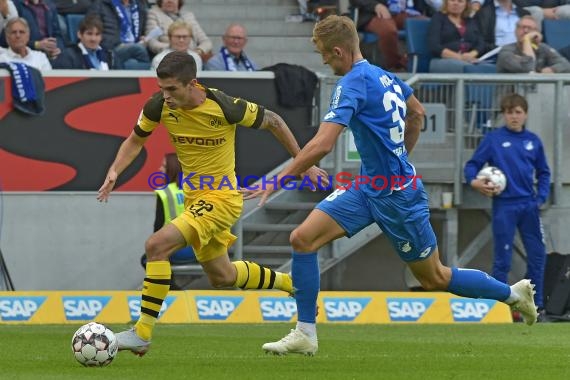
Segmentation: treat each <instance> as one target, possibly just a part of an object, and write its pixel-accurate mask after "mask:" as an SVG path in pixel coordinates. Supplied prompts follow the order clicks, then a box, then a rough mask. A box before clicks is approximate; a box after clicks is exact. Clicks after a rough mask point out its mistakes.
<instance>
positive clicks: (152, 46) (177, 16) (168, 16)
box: [146, 0, 212, 61]
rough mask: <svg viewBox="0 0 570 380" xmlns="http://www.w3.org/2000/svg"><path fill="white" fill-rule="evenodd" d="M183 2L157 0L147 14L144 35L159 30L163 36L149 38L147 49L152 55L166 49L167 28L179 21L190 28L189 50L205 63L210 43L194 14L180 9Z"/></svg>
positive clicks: (209, 51)
mask: <svg viewBox="0 0 570 380" xmlns="http://www.w3.org/2000/svg"><path fill="white" fill-rule="evenodd" d="M183 5H184V0H157V2H156V5H154V6H153V7H152V8H151V9H150V10H149V12H148V19H147V22H146V34H147V35H148V34H150V33H151V31H153V30H156V28H160V29H162V31H163V34H162V35H161V36H159V37H154V38H150V39H149V41H148V48H149V50H150V51H151V52H152V53H155V54H157V53H160V52H161V51H163V50H164V49H167V48H168V45H169V39H168V36H167V34H166V31H167V30H168V27H169V26H170V24H172V23H173V22H174V21H177V20H181V21H184V22H185V23H186V24H188V25H190V27H191V28H192V40H191V41H190V48H191V49H192V50H194V51H195V52H196V53H198V54H199V55H200V56H201V57H202V59H203V60H204V61H205V60H207V59H208V58H209V57H210V56H211V55H212V41H210V39H209V38H208V36H207V35H206V33H205V32H204V30H202V27H201V26H200V24H199V23H198V21H197V20H196V17H195V16H194V13H192V12H189V11H187V10H184V9H181V8H182V6H183Z"/></svg>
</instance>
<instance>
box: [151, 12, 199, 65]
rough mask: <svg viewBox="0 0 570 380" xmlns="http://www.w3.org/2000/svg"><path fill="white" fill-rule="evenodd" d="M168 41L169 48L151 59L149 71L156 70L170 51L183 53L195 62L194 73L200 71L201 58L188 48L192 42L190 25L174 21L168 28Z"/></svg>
mask: <svg viewBox="0 0 570 380" xmlns="http://www.w3.org/2000/svg"><path fill="white" fill-rule="evenodd" d="M168 40H169V41H170V45H169V47H168V48H166V49H165V50H163V51H162V52H161V53H158V55H156V56H155V57H154V58H153V59H152V63H151V65H150V69H151V70H156V68H157V67H158V64H159V63H160V61H162V59H163V58H164V56H165V55H166V54H168V53H170V52H171V51H185V52H186V53H188V54H189V55H191V56H192V58H194V61H196V71H197V72H200V71H202V58H201V57H200V56H199V55H198V53H196V52H195V51H194V50H192V49H191V48H190V41H191V40H192V27H191V26H190V25H188V24H186V23H185V22H184V21H182V20H178V21H174V22H173V23H172V24H170V26H169V27H168Z"/></svg>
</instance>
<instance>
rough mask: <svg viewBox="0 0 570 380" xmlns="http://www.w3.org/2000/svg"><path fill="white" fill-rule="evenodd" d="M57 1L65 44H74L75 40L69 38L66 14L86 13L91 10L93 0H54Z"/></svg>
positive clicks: (60, 26) (56, 6) (56, 5)
mask: <svg viewBox="0 0 570 380" xmlns="http://www.w3.org/2000/svg"><path fill="white" fill-rule="evenodd" d="M53 2H54V3H55V8H56V9H57V14H58V18H59V28H60V29H61V35H62V36H63V40H64V41H65V46H66V47H67V46H70V45H73V41H71V40H70V39H69V34H68V30H67V20H66V18H65V17H66V16H67V15H68V14H74V15H77V14H82V15H84V14H86V13H87V11H89V7H90V6H91V3H92V2H93V1H92V0H53Z"/></svg>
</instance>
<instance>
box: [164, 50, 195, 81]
mask: <svg viewBox="0 0 570 380" xmlns="http://www.w3.org/2000/svg"><path fill="white" fill-rule="evenodd" d="M156 76H157V77H159V78H160V79H167V78H175V79H178V80H179V81H180V82H182V84H184V85H186V84H188V83H190V81H191V80H192V79H196V61H194V58H192V56H191V55H190V54H188V53H186V52H185V51H172V52H170V53H168V54H166V55H165V56H164V58H163V59H162V61H160V63H159V64H158V67H157V68H156Z"/></svg>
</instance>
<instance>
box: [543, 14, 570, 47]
mask: <svg viewBox="0 0 570 380" xmlns="http://www.w3.org/2000/svg"><path fill="white" fill-rule="evenodd" d="M568 33H570V20H566V19H565V20H548V19H545V20H544V21H543V23H542V34H543V35H544V42H545V43H547V44H548V45H550V46H552V47H553V48H554V49H556V50H560V49H562V48H564V47H566V46H568V45H570V40H568Z"/></svg>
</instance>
